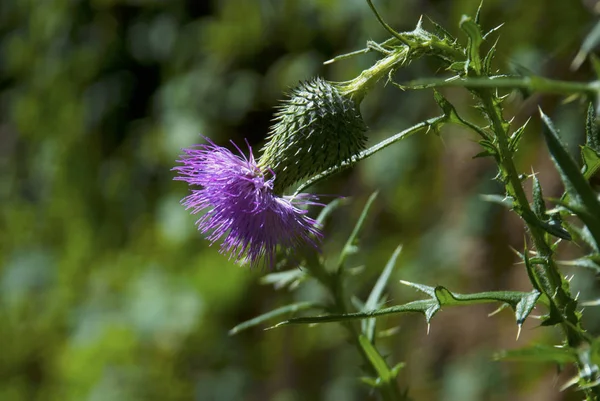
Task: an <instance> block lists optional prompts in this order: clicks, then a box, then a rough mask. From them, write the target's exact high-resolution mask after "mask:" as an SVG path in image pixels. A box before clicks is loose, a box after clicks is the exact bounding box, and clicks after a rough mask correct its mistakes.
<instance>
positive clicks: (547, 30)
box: [0, 0, 600, 401]
mask: <svg viewBox="0 0 600 401" xmlns="http://www.w3.org/2000/svg"><path fill="white" fill-rule="evenodd" d="M376 4H377V5H378V6H379V9H380V10H381V12H382V13H383V14H384V16H385V18H386V20H387V22H388V23H389V24H390V25H392V26H393V27H395V28H396V29H398V30H410V29H412V28H414V26H415V25H416V23H417V21H418V19H419V17H420V16H421V15H422V14H426V15H428V16H430V17H431V18H432V19H434V20H435V21H437V22H438V23H440V24H441V25H443V26H445V27H446V28H447V29H448V30H449V31H450V32H451V33H453V34H455V35H457V36H458V37H459V38H460V39H461V40H465V38H464V36H463V35H461V34H460V31H459V29H458V22H459V20H460V17H461V15H462V14H471V15H472V14H474V12H475V10H476V9H477V6H478V0H457V1H452V2H450V1H434V0H430V1H426V0H410V1H391V0H388V1H384V0H381V1H376ZM594 7H595V4H594V2H582V1H579V0H568V1H565V0H530V1H518V0H509V1H507V0H487V1H486V2H485V4H484V7H483V10H482V22H483V24H484V27H486V28H488V29H491V28H493V27H495V26H497V25H499V24H501V23H505V25H504V27H502V28H501V30H500V42H499V44H498V59H497V61H496V64H497V67H498V68H499V69H501V70H502V71H505V72H506V71H512V70H515V69H519V70H520V71H524V70H527V69H528V70H530V71H533V72H535V73H539V74H543V75H545V76H549V77H553V78H558V79H569V80H589V79H593V75H592V73H591V72H590V68H589V66H588V65H587V64H584V65H582V66H581V68H579V69H578V70H577V71H572V70H570V64H571V61H572V60H573V57H574V56H575V54H576V53H577V50H578V48H579V46H580V44H581V43H582V41H583V39H584V38H585V37H586V35H587V34H588V32H589V31H590V30H591V29H592V28H593V26H594V24H595V21H596V20H597V14H596V13H595V11H594ZM387 37H388V35H387V34H386V32H385V31H384V30H383V29H382V28H381V27H380V26H379V25H378V23H377V21H376V19H375V18H374V17H373V15H372V14H371V12H370V10H369V8H368V6H367V4H366V2H365V1H362V0H254V1H250V0H221V1H217V0H212V1H209V0H204V1H202V0H187V1H183V0H172V1H166V0H90V1H83V0H44V1H34V0H2V1H1V2H0V173H1V174H0V200H1V203H0V205H1V207H0V227H1V230H0V400H2V401H25V400H27V401H29V400H39V401H51V400H61V401H70V400H74V401H75V400H77V401H79V400H88V401H121V400H122V401H138V400H140V401H141V400H161V401H170V400H199V401H205V400H206V401H211V400H218V401H229V400H249V401H258V400H276V401H304V400H365V399H375V397H374V396H373V395H372V394H370V393H369V391H368V390H367V389H366V387H365V386H364V385H362V384H361V383H360V382H359V381H358V380H357V379H356V377H357V376H359V375H361V374H362V373H361V371H360V368H359V364H360V360H359V358H358V356H357V355H356V352H355V350H354V349H353V348H352V346H351V345H349V344H348V342H347V339H346V338H345V333H344V332H343V330H341V329H340V328H339V327H338V326H337V325H335V324H329V325H322V326H316V327H304V326H302V327H300V326H297V327H286V328H280V329H277V330H270V331H264V330H263V329H264V328H265V327H266V325H263V326H261V327H258V328H253V329H250V330H248V331H245V332H242V333H240V334H238V335H236V336H229V335H228V330H229V329H230V328H232V327H233V326H235V325H236V324H237V323H239V322H241V321H243V320H246V319H249V318H251V317H253V316H255V315H257V314H260V313H264V312H267V311H269V310H270V309H273V308H275V307H278V306H281V305H284V304H286V303H290V302H292V301H298V300H306V299H315V298H319V297H323V296H324V294H323V291H322V289H320V288H319V286H318V285H316V284H315V283H310V282H309V283H305V284H303V285H302V286H301V287H300V288H299V289H298V290H297V291H294V292H290V291H287V290H283V291H276V290H275V289H273V288H272V287H269V286H265V285H261V284H260V283H259V280H260V278H261V276H263V275H264V274H265V273H266V272H265V271H260V270H250V269H248V268H245V267H240V266H238V265H235V264H233V263H232V262H229V261H227V258H226V257H224V256H222V255H220V254H219V253H218V252H217V248H216V247H213V248H210V247H209V246H208V243H207V242H206V241H205V240H203V239H202V238H201V236H200V235H199V234H198V232H197V231H196V229H195V226H194V221H195V219H194V217H193V216H190V215H189V214H188V213H187V212H186V211H185V210H184V209H183V207H181V206H180V205H179V201H180V199H181V198H182V197H183V196H185V195H186V193H187V191H188V188H186V186H185V184H184V183H182V182H174V181H172V178H173V176H174V173H173V172H172V171H171V168H172V167H173V166H174V165H175V160H176V159H177V157H178V154H179V150H180V148H182V147H187V146H190V145H192V144H194V143H198V142H199V141H200V137H199V134H203V135H206V136H208V137H210V138H212V139H213V140H214V141H215V142H217V143H219V144H222V145H226V144H227V143H228V140H230V139H232V140H234V141H235V142H237V143H238V144H242V143H243V139H244V138H248V140H249V141H250V143H251V144H252V145H253V146H254V148H255V149H259V148H260V146H261V145H262V144H263V143H264V138H265V136H266V133H267V131H268V129H269V126H270V124H271V118H272V114H273V107H274V106H275V105H276V104H277V102H278V101H279V100H280V99H282V98H283V97H284V95H283V93H284V92H285V91H286V90H287V89H288V88H290V87H292V86H294V85H295V84H296V83H298V81H300V80H304V79H308V78H310V77H313V76H315V75H321V76H324V77H325V78H327V79H331V80H347V79H351V78H353V77H355V76H356V75H357V74H359V73H360V71H362V69H364V68H367V67H369V66H370V65H372V63H373V62H374V61H375V60H376V56H375V55H373V54H367V55H362V56H358V57H355V58H352V59H349V60H346V61H342V62H339V63H335V64H332V65H327V66H324V65H323V62H324V61H325V60H328V59H330V58H331V57H333V56H335V55H338V54H341V53H345V52H349V51H353V50H357V49H360V48H363V47H364V45H365V43H366V41H367V40H369V39H373V40H377V41H381V40H384V39H386V38H387ZM488 45H489V44H488ZM443 73H444V72H443V71H441V70H440V65H439V64H438V63H437V62H436V61H435V60H429V59H427V60H421V61H418V62H415V63H413V64H412V65H410V66H408V67H407V68H405V69H403V70H401V71H399V72H398V73H397V74H396V76H395V77H396V79H397V80H398V81H399V82H402V81H407V80H410V79H414V78H419V77H427V76H432V75H434V74H443ZM444 93H445V94H446V96H447V97H448V98H449V99H450V100H451V101H452V102H453V103H454V104H455V105H456V107H457V108H458V109H459V110H460V111H461V112H462V113H463V114H464V115H465V116H467V117H469V118H471V119H473V120H475V121H477V118H478V117H477V114H476V113H475V111H474V109H473V108H472V106H473V103H472V99H471V97H470V96H469V95H468V94H467V93H466V92H465V91H462V90H447V91H445V92H444ZM563 100H564V99H560V98H556V97H547V96H537V95H534V96H531V97H528V98H523V97H522V96H521V95H519V94H514V95H512V96H511V97H510V98H509V99H508V100H507V109H506V113H507V116H515V125H517V124H521V123H523V122H524V121H526V120H527V118H529V117H530V116H532V115H533V116H534V118H533V120H532V122H531V124H530V128H529V129H528V130H527V131H526V134H525V139H524V141H523V145H522V147H521V149H520V151H519V154H518V158H519V160H518V163H519V168H520V169H521V170H522V171H523V172H525V173H528V172H530V171H531V169H532V166H533V168H534V169H535V170H536V171H539V172H540V174H539V178H540V180H541V182H542V185H543V187H544V190H545V194H546V195H547V196H559V195H560V193H561V191H562V189H561V184H560V182H559V180H558V179H557V175H556V173H555V171H554V169H553V166H552V164H551V162H550V161H549V159H548V154H547V152H546V149H545V147H544V145H543V143H542V142H541V141H540V134H539V124H538V122H537V121H536V118H535V114H536V112H537V106H538V105H539V104H541V105H542V107H543V108H544V109H545V111H546V112H547V113H549V114H550V115H551V116H552V117H553V118H554V119H555V121H556V123H557V125H558V126H559V128H561V129H562V132H563V135H564V137H565V140H566V141H567V142H568V143H569V145H570V146H571V147H572V150H573V152H574V154H576V152H577V145H578V144H580V143H582V141H583V126H584V111H585V108H586V105H585V104H583V103H581V102H577V101H575V102H564V101H563ZM362 112H363V115H364V118H365V120H366V122H367V124H368V125H369V127H370V132H369V141H370V143H376V142H377V141H378V140H381V139H383V138H386V137H387V136H389V135H391V134H393V133H396V132H398V131H401V130H403V129H405V128H407V127H409V126H411V125H413V124H415V123H418V122H420V121H422V120H423V119H426V118H430V117H433V116H436V115H438V114H439V111H438V109H437V106H436V105H435V103H434V102H433V100H432V94H431V92H429V91H422V92H410V91H406V92H402V91H400V90H398V89H396V88H394V87H393V86H391V85H388V86H387V87H384V85H383V84H380V85H378V87H377V88H376V89H374V90H373V91H372V92H371V94H370V95H369V96H368V97H367V98H366V100H365V101H364V102H363V105H362ZM474 139H476V138H475V137H474V136H473V135H472V134H471V133H468V132H464V131H463V130H460V129H458V128H456V127H446V128H445V129H444V130H443V131H442V135H441V136H440V137H438V136H435V135H433V134H428V135H425V134H423V135H417V136H415V137H413V138H411V139H409V140H407V141H405V142H402V143H400V144H397V145H395V146H393V147H391V148H389V149H386V150H385V151H384V152H381V153H379V154H377V155H376V156H375V157H373V158H372V159H369V160H367V161H365V162H362V163H361V164H360V165H358V166H356V167H355V168H354V169H352V170H351V171H349V172H345V173H343V174H340V175H339V176H337V177H334V178H332V179H329V180H328V181H327V182H324V183H322V184H320V185H319V186H318V187H317V188H315V189H314V191H315V192H317V193H324V194H337V195H343V196H347V197H349V202H348V203H347V204H346V205H345V206H343V207H342V208H340V209H338V210H337V211H336V212H335V213H334V215H333V216H332V218H331V219H330V221H329V222H328V224H327V227H326V234H327V239H326V243H325V251H324V252H325V253H324V254H325V256H326V257H330V258H335V255H336V252H338V251H339V249H340V247H341V245H342V244H343V242H344V241H345V240H346V238H347V236H348V235H349V233H350V231H351V229H352V226H353V224H354V222H355V221H356V219H357V217H358V215H359V214H360V211H361V209H362V207H363V205H364V203H365V201H366V199H367V198H368V196H369V195H370V194H371V193H372V192H374V191H379V197H378V199H377V201H376V203H375V205H374V208H373V211H372V213H371V214H370V215H369V218H368V220H367V224H366V227H365V230H364V232H363V234H362V235H361V242H360V249H361V250H360V252H359V253H358V254H356V255H354V256H353V257H352V258H351V260H350V262H351V264H352V265H355V266H361V265H362V266H365V270H364V272H363V273H362V274H361V275H359V276H357V277H356V278H355V279H354V281H353V282H352V283H351V284H350V286H351V291H353V292H354V293H355V294H356V295H357V296H358V297H359V298H360V297H362V299H364V298H365V297H366V296H367V295H368V293H369V290H370V287H371V286H372V284H373V283H374V280H375V279H376V277H377V274H378V273H379V272H380V271H381V269H382V268H383V266H384V265H385V262H386V260H387V259H388V258H389V256H390V255H391V254H392V252H393V250H394V248H395V247H396V246H397V245H398V244H400V243H402V244H404V251H403V254H402V255H401V258H400V260H399V263H398V268H397V270H396V271H395V273H394V277H393V280H392V281H391V284H390V286H389V299H390V301H389V303H390V304H396V303H401V302H407V301H409V300H413V299H417V298H419V297H420V295H419V294H418V293H416V292H414V291H413V290H411V289H410V288H406V287H403V286H401V285H400V284H399V283H398V280H399V279H404V280H409V281H415V282H420V283H423V284H427V285H438V284H441V285H444V286H446V287H448V288H449V289H451V290H453V291H458V292H475V291H484V290H496V289H513V290H529V289H530V284H529V283H528V280H527V277H526V275H525V272H524V269H523V266H522V265H519V264H517V258H516V257H515V254H514V253H513V252H512V250H511V247H513V248H515V249H523V241H524V231H523V228H522V223H521V222H520V221H519V220H518V219H517V218H516V217H514V216H513V215H511V214H510V212H508V211H505V210H503V209H502V208H501V207H500V206H496V205H493V204H490V203H486V202H484V201H483V200H482V199H481V198H480V196H479V194H482V193H500V191H501V188H500V186H499V185H498V183H497V182H495V181H493V180H492V179H493V177H494V176H495V172H496V171H495V167H494V165H492V164H491V163H490V161H489V160H486V159H475V160H473V159H472V156H474V155H475V154H476V153H478V151H479V150H478V145H477V144H476V143H475V141H474ZM317 212H318V211H317V210H314V211H312V213H313V214H316V213H317ZM562 252H563V253H562V254H561V257H562V258H568V257H570V256H573V255H576V254H577V252H580V250H577V248H576V247H568V246H567V247H564V248H563V250H562ZM565 272H566V273H569V274H575V278H574V279H573V291H574V293H575V292H578V291H581V295H580V297H581V298H582V299H584V298H585V299H591V298H593V297H594V296H595V295H596V292H597V291H596V290H597V288H596V287H597V285H596V284H595V279H594V276H593V275H591V274H590V273H589V272H586V271H581V270H571V271H565ZM493 310H494V307H493V306H491V305H487V306H480V307H477V306H476V307H466V308H458V309H449V310H444V311H443V312H441V313H440V314H439V315H438V316H436V318H435V319H434V320H433V324H432V326H431V328H430V332H429V334H427V325H426V323H425V321H424V319H423V318H422V317H420V316H393V317H386V318H381V319H379V321H378V322H379V324H380V327H381V328H382V329H394V330H392V331H393V332H395V334H394V335H393V336H390V337H387V338H384V339H381V340H379V342H378V344H379V347H380V349H381V350H382V352H383V353H385V354H386V355H389V360H390V361H391V362H398V361H405V362H406V363H407V366H406V368H405V369H404V370H403V371H402V373H401V375H400V382H401V385H402V386H403V387H408V388H409V392H410V394H411V395H412V397H413V399H417V400H425V399H431V400H434V399H438V400H463V401H469V400H508V399H511V400H559V399H565V400H566V399H580V398H581V395H578V394H576V393H573V392H569V391H567V392H562V393H561V392H559V387H560V385H561V384H563V383H564V382H565V381H566V380H567V379H568V378H569V374H572V373H573V372H569V371H568V370H567V371H566V372H562V373H561V372H558V371H557V369H556V367H554V366H549V365H543V364H533V363H519V364H517V363H509V362H494V361H492V356H493V354H494V352H495V351H498V350H501V349H510V348H516V347H521V346H525V345H526V344H529V343H531V342H541V343H546V344H554V343H557V341H560V335H559V333H557V332H556V331H555V330H554V329H552V328H537V324H538V322H536V321H535V320H532V319H530V320H529V321H528V322H527V323H526V324H525V326H524V328H523V332H522V334H521V337H520V339H519V340H518V341H516V340H515V336H516V332H517V328H516V325H515V323H514V317H513V316H512V315H511V313H509V312H508V311H503V312H501V313H500V314H498V315H496V316H494V317H491V318H490V317H488V316H487V315H488V313H490V312H492V311H493ZM273 323H276V321H274V322H273ZM585 324H586V327H587V328H588V329H589V330H590V331H591V332H592V333H598V329H600V316H599V315H598V314H597V312H595V311H594V310H593V308H590V309H587V310H586V313H585Z"/></svg>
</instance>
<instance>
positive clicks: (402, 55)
mask: <svg viewBox="0 0 600 401" xmlns="http://www.w3.org/2000/svg"><path fill="white" fill-rule="evenodd" d="M407 53H408V47H407V46H399V47H396V48H395V49H394V50H393V51H392V52H391V53H390V54H389V55H388V56H386V57H384V58H382V59H381V60H379V61H377V62H376V63H375V65H373V66H372V67H371V68H368V69H366V70H364V71H363V72H361V73H360V75H359V76H358V77H356V78H354V79H352V80H350V81H346V82H340V83H339V84H338V88H339V90H340V93H342V94H344V95H348V96H350V97H351V98H352V99H354V101H355V103H356V104H357V105H358V104H360V102H362V100H363V98H364V97H365V95H366V94H367V92H368V91H369V90H370V89H371V88H372V87H373V86H374V85H375V84H376V83H377V82H378V81H379V80H380V79H381V78H383V77H384V76H386V75H388V74H390V73H392V72H393V71H394V70H395V69H397V68H398V67H400V65H402V63H404V61H405V60H406V55H407Z"/></svg>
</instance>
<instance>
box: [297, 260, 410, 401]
mask: <svg viewBox="0 0 600 401" xmlns="http://www.w3.org/2000/svg"><path fill="white" fill-rule="evenodd" d="M307 265H308V266H307V267H308V269H309V270H310V272H311V273H312V275H313V277H315V278H316V279H317V280H318V281H319V282H320V283H321V284H322V285H323V286H324V287H325V288H326V289H327V290H328V291H329V293H330V294H331V297H332V299H333V308H334V309H335V312H336V313H340V314H345V313H348V306H347V303H346V294H345V290H344V285H343V282H342V278H343V275H342V274H340V273H330V272H328V271H327V270H325V267H324V266H323V264H322V263H321V262H320V261H319V259H318V256H317V254H316V253H314V252H308V253H307ZM342 325H343V326H344V327H345V328H346V330H348V333H349V334H350V339H351V341H352V343H353V344H354V346H355V347H356V349H357V351H358V353H359V354H360V355H361V357H362V358H363V360H364V363H365V366H367V367H368V369H369V374H371V375H374V376H375V377H377V370H376V368H375V366H373V365H372V363H371V360H370V359H369V357H368V356H367V354H366V353H365V350H364V349H363V347H362V346H361V345H360V341H359V336H360V332H359V331H358V329H357V328H356V325H355V324H354V323H353V322H350V321H347V322H342ZM388 367H389V366H388ZM382 384H383V385H382V386H381V387H380V388H379V390H380V393H381V396H382V398H383V400H384V401H402V400H404V399H405V398H404V397H403V396H402V393H401V392H400V389H399V388H398V385H397V384H396V383H395V382H384V381H382Z"/></svg>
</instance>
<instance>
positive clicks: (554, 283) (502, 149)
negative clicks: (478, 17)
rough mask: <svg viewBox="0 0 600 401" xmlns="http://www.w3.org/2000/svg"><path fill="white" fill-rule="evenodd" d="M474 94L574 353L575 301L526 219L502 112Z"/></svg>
mask: <svg viewBox="0 0 600 401" xmlns="http://www.w3.org/2000/svg"><path fill="white" fill-rule="evenodd" d="M474 93H475V94H476V95H477V96H478V97H479V98H480V99H481V101H482V103H483V108H484V110H485V112H486V114H487V115H488V117H489V118H490V120H491V122H492V128H493V130H494V132H495V133H496V139H497V143H498V151H499V156H498V162H499V164H500V168H501V169H502V170H503V173H504V174H503V175H504V177H505V179H506V182H505V185H506V189H507V192H508V193H509V195H511V196H512V197H513V209H514V211H515V212H516V213H517V214H519V216H521V218H523V220H524V221H525V224H526V226H527V228H528V229H529V233H530V235H531V238H532V240H533V243H534V245H535V248H536V250H537V252H538V255H539V257H540V258H541V259H542V260H544V261H545V263H543V264H539V265H537V266H538V267H539V268H537V269H534V271H533V274H534V275H535V280H536V281H537V283H538V284H539V286H540V288H541V290H542V292H543V293H544V294H545V295H546V297H547V298H548V300H549V302H550V303H551V308H555V310H557V311H558V312H559V316H557V317H559V318H560V319H561V323H560V324H561V327H562V329H563V331H564V333H565V336H566V338H567V343H568V345H569V346H570V347H572V348H573V349H577V348H579V347H580V346H581V345H582V344H583V343H584V342H585V341H586V340H585V338H584V334H583V333H584V332H583V329H582V328H581V325H580V322H579V318H578V317H577V315H576V313H575V311H576V305H577V301H575V300H574V299H572V298H571V296H570V295H569V293H568V287H567V288H566V289H565V288H563V283H564V281H563V280H562V277H561V275H560V272H559V270H558V267H557V266H556V263H555V261H554V258H553V256H552V254H553V252H552V249H551V248H550V246H549V244H548V242H547V241H546V238H545V234H544V231H543V230H542V229H541V228H539V227H538V226H537V225H534V224H531V223H530V222H529V221H528V220H527V219H526V216H527V215H532V214H533V211H532V210H531V208H530V205H529V202H528V200H527V197H526V195H525V191H524V190H523V186H522V185H521V180H520V179H519V174H518V173H517V169H516V167H515V164H514V161H513V152H512V151H511V150H510V147H509V144H508V132H507V131H506V129H505V125H504V124H503V117H502V115H501V110H500V109H499V108H498V107H495V102H494V100H495V99H494V95H493V93H492V92H491V90H489V89H479V90H474ZM534 284H535V283H534ZM577 365H578V367H579V369H580V371H581V370H582V368H584V367H585V366H586V364H585V362H584V361H581V360H580V361H579V362H578V364H577ZM584 392H585V394H586V396H587V397H588V399H590V400H598V399H599V396H600V388H598V387H592V388H587V389H585V390H584ZM590 397H591V398H590Z"/></svg>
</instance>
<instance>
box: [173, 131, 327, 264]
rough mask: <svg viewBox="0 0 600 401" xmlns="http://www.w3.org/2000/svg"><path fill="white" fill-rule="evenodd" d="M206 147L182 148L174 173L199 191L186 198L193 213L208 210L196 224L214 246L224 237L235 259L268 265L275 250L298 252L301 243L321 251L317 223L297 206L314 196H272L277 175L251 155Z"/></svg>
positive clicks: (223, 246)
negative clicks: (284, 249)
mask: <svg viewBox="0 0 600 401" xmlns="http://www.w3.org/2000/svg"><path fill="white" fill-rule="evenodd" d="M207 141H208V144H202V145H197V146H196V147H194V148H189V149H183V155H182V156H181V159H180V160H178V163H181V164H182V165H181V166H178V167H175V168H174V169H173V170H175V171H177V172H178V174H179V175H178V176H177V177H175V179H176V180H181V181H186V182H187V183H188V184H190V185H191V186H194V187H196V186H197V187H200V188H199V189H195V188H194V189H192V193H191V194H190V195H188V196H187V197H185V198H184V199H183V200H182V203H183V205H184V206H185V207H186V209H191V211H192V214H195V213H199V212H201V211H204V210H206V213H205V214H204V215H203V216H202V217H200V219H198V221H197V222H196V224H197V225H198V229H199V230H200V232H202V233H203V234H207V239H208V240H209V241H210V242H211V245H212V244H213V243H214V242H216V241H218V240H219V239H220V238H224V239H223V242H222V244H221V252H222V253H228V254H229V257H230V258H234V259H235V260H236V261H240V260H242V259H245V258H247V259H248V260H249V261H250V264H251V265H252V266H256V265H257V264H258V263H259V261H260V260H261V259H262V258H264V262H265V263H266V264H267V265H268V266H271V267H272V266H273V265H274V262H275V252H276V249H277V246H281V247H284V248H286V249H290V250H294V249H296V248H298V247H300V246H303V245H311V246H313V247H315V248H316V247H318V241H319V239H320V237H321V233H320V231H319V228H318V226H317V222H316V221H315V220H313V219H311V218H310V217H308V216H307V215H306V210H302V209H300V208H298V207H297V206H300V205H309V204H317V203H315V201H316V197H315V196H313V195H309V194H301V195H298V196H296V197H294V198H292V197H285V196H284V197H281V196H277V195H275V194H274V193H273V183H274V181H275V174H274V173H273V172H272V171H271V170H266V171H265V169H263V168H261V167H259V166H258V165H257V163H256V161H255V159H254V156H253V155H252V149H251V148H250V145H248V148H249V151H250V155H249V157H246V156H244V154H243V152H242V151H241V150H240V148H238V147H237V146H236V145H235V144H234V143H233V142H232V144H233V145H234V146H235V148H236V149H237V151H238V152H239V155H236V154H234V153H232V152H231V151H230V150H228V149H226V148H224V147H221V146H217V145H215V144H214V143H213V142H211V141H210V140H209V139H207Z"/></svg>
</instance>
